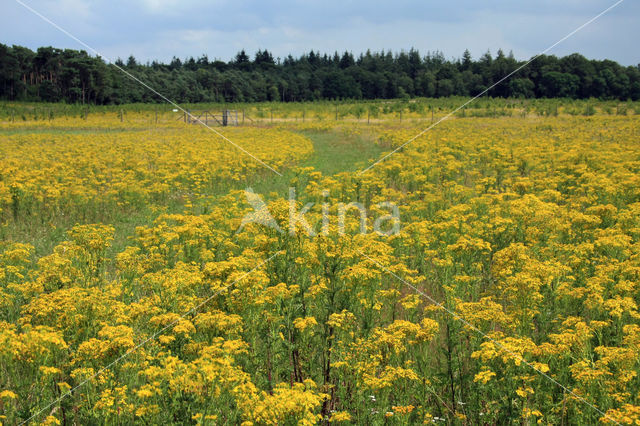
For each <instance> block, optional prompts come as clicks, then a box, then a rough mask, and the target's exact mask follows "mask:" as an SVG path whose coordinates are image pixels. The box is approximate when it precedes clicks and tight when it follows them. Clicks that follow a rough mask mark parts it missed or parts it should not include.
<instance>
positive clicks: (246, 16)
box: [0, 0, 640, 65]
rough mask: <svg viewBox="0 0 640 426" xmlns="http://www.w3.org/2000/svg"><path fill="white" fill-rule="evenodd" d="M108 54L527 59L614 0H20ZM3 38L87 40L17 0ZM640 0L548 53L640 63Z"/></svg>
mask: <svg viewBox="0 0 640 426" xmlns="http://www.w3.org/2000/svg"><path fill="white" fill-rule="evenodd" d="M20 1H21V2H24V3H25V4H27V5H29V6H30V7H32V8H33V9H35V10H37V11H38V12H40V13H41V14H42V15H44V16H46V17H47V18H49V19H50V20H51V21H53V22H55V23H57V24H58V25H60V27H62V28H64V29H65V30H67V31H68V32H69V33H71V34H73V35H74V36H76V37H77V38H79V39H80V40H82V41H84V42H85V43H87V44H88V45H90V46H91V47H93V48H94V49H95V50H97V51H98V52H100V53H101V54H102V55H103V56H104V57H105V58H107V59H115V58H117V57H121V58H123V59H124V58H126V57H128V56H129V55H131V54H133V55H134V56H135V57H136V58H138V59H139V60H142V61H143V62H144V61H147V60H153V59H159V60H162V61H168V60H170V59H171V58H172V57H173V56H174V55H175V56H178V57H180V58H185V57H188V56H194V57H198V56H200V55H202V54H207V55H208V56H209V58H210V59H214V58H218V59H222V60H225V61H227V60H229V59H231V58H232V57H233V56H234V55H235V53H236V52H238V51H239V50H240V49H246V50H247V51H248V52H250V53H251V54H252V53H253V52H255V51H256V50H257V49H268V50H269V51H271V52H272V53H273V55H274V57H284V56H286V55H287V54H288V53H292V54H294V55H297V54H300V53H302V52H308V51H309V50H311V49H313V50H315V51H318V50H319V51H322V52H329V53H331V52H334V51H336V50H337V51H340V52H342V51H345V50H348V51H352V52H353V53H355V54H357V53H360V52H362V51H364V50H366V49H367V48H370V49H371V50H374V51H379V50H382V49H385V50H387V49H392V50H394V51H399V50H400V49H405V50H408V49H409V48H411V47H414V48H416V49H418V50H420V52H421V53H423V54H426V52H427V51H434V50H439V51H442V52H443V53H444V54H445V56H446V57H447V58H452V57H456V58H457V57H460V56H461V54H462V52H463V51H464V49H465V48H468V49H469V50H470V51H471V53H472V55H473V56H474V58H477V57H478V56H480V55H482V54H483V53H484V52H486V51H487V49H489V50H490V51H491V52H492V53H493V54H495V52H496V51H497V50H498V48H502V49H503V50H504V51H505V52H509V51H510V50H512V51H513V53H514V55H515V56H516V57H517V58H518V59H525V58H529V57H531V56H533V55H535V54H536V53H538V52H540V51H541V50H544V49H546V48H547V47H549V46H550V45H551V44H553V43H555V42H556V41H558V40H559V39H561V38H562V37H564V36H565V35H567V34H568V33H570V32H571V31H572V30H574V29H575V28H577V27H579V26H580V25H582V24H583V23H585V22H586V21H588V20H589V19H591V18H592V17H594V16H595V15H597V14H598V13H600V12H601V11H603V10H604V9H606V8H607V7H609V6H610V5H612V4H614V3H615V0H560V1H558V0H485V1H478V0H451V1H430V0H414V1H408V0H393V1H385V2H378V1H371V0H368V1H365V0H323V1H321V2H318V1H311V0H309V1H293V0H279V1H270V2H269V1H244V2H243V1H239V0H236V1H224V0H20ZM2 3H3V5H2V12H3V13H2V15H1V16H0V43H4V44H9V45H11V44H18V45H23V46H27V47H30V48H34V49H35V48H37V47H39V46H49V45H52V46H55V47H65V48H75V49H81V48H82V46H81V45H79V44H78V43H77V42H76V41H74V40H72V39H70V38H69V37H68V36H66V35H65V34H63V33H62V32H60V31H59V30H57V29H55V28H53V27H52V26H51V25H50V24H48V23H46V22H45V21H43V20H42V19H41V18H39V17H37V16H35V15H34V14H33V13H32V12H30V11H28V10H27V9H25V8H24V7H23V6H22V5H20V4H19V3H18V2H17V0H2ZM639 22H640V2H639V1H638V0H625V1H623V2H622V3H621V4H620V5H618V6H617V7H616V8H615V9H613V10H612V11H610V12H609V13H607V14H606V15H604V16H603V17H601V18H600V19H598V20H597V21H595V22H594V23H592V24H590V25H589V26H587V27H586V28H584V29H583V30H581V31H580V32H579V33H577V34H576V35H574V36H572V37H571V38H570V39H568V40H567V41H565V42H563V43H562V44H561V45H559V46H557V47H556V48H554V49H553V50H552V51H550V52H549V53H550V54H556V55H565V54H569V53H573V52H579V53H582V54H583V55H585V56H587V57H589V58H597V59H604V58H608V59H613V60H616V61H618V62H620V63H622V64H624V65H637V64H639V63H640V49H638V47H637V45H638V40H639V39H640V25H639Z"/></svg>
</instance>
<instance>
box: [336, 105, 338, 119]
mask: <svg viewBox="0 0 640 426" xmlns="http://www.w3.org/2000/svg"><path fill="white" fill-rule="evenodd" d="M336 121H338V104H336Z"/></svg>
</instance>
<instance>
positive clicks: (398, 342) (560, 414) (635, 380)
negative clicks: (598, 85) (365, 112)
mask: <svg viewBox="0 0 640 426" xmlns="http://www.w3.org/2000/svg"><path fill="white" fill-rule="evenodd" d="M148 116H149V114H146V115H144V114H141V115H140V116H139V119H137V120H136V119H135V117H136V116H135V114H134V113H130V114H129V116H128V117H127V121H123V120H122V119H121V117H120V116H118V114H117V113H108V112H105V113H104V114H93V115H90V116H89V117H88V118H87V119H79V118H77V117H76V118H70V117H57V118H56V119H55V120H50V121H49V122H48V123H47V124H44V123H42V125H39V124H38V123H30V122H20V123H17V122H16V123H14V122H9V121H6V122H2V123H1V124H0V135H1V138H2V142H1V143H0V422H2V423H3V424H4V423H6V424H18V423H21V422H26V423H29V424H76V423H77V424H93V423H109V424H131V423H149V424H245V425H250V424H316V423H340V422H344V423H364V424H413V423H438V422H442V423H446V424H461V425H471V424H505V423H521V424H533V423H545V424H594V423H612V424H615V423H620V424H639V423H640V377H638V373H639V372H640V361H639V360H640V312H639V311H638V303H640V288H639V287H638V283H639V282H640V216H639V214H640V174H639V173H640V143H639V142H640V120H639V119H638V116H636V115H632V114H628V115H609V114H604V113H597V114H595V115H590V116H577V115H570V114H564V113H562V110H561V112H560V113H559V114H557V115H551V116H538V115H532V114H526V113H523V114H515V115H513V116H505V117H469V116H467V117H463V116H457V117H452V118H451V119H448V120H445V121H443V122H442V123H440V124H439V125H437V126H435V127H434V128H433V129H431V130H429V131H428V132H425V133H423V134H422V135H421V136H420V137H418V138H415V139H414V140H412V138H414V137H415V136H416V135H417V134H419V133H420V132H421V131H423V130H424V129H425V128H426V127H428V125H429V124H430V121H429V120H427V121H425V122H422V121H420V120H419V119H418V118H415V117H414V119H413V120H412V121H410V120H407V119H406V117H405V120H404V121H399V120H397V119H396V118H388V119H386V120H385V119H380V120H379V121H378V122H375V123H370V124H367V123H366V122H352V121H342V122H341V121H339V120H337V121H335V122H331V121H329V120H324V121H319V122H317V123H312V122H305V123H302V122H298V121H290V122H286V121H281V122H277V123H274V125H269V124H268V123H261V124H254V125H248V124H247V125H246V126H239V127H234V128H216V130H217V131H219V132H220V133H222V134H223V135H224V136H225V137H226V138H227V139H228V140H225V139H223V138H221V137H220V136H219V135H217V134H215V133H214V132H212V131H210V130H208V129H205V128H203V127H201V126H198V125H193V124H186V123H184V122H180V121H176V120H171V121H169V120H167V121H164V122H161V123H155V122H152V121H150V120H148V119H147V118H148ZM341 140H343V141H347V142H348V143H347V142H345V143H339V141H341ZM410 140H412V141H411V142H410V143H407V141H410ZM229 141H231V142H232V143H231V142H229ZM326 141H333V142H330V144H329V145H323V144H325V143H326ZM353 141H357V144H356V143H355V142H354V143H353V144H352V143H351V142H353ZM234 145H236V146H234ZM237 146H240V147H242V148H243V149H244V150H246V151H247V152H249V153H250V154H251V156H250V155H247V154H246V153H245V152H243V151H242V150H239V149H238V148H237ZM327 146H328V147H329V148H327ZM322 150H325V151H327V157H324V154H322V152H324V151H322ZM331 150H335V155H334V157H331V156H330V155H329V154H331ZM394 151H395V152H394ZM391 152H393V154H391V155H389V156H388V157H385V155H386V154H387V153H391ZM252 156H254V157H255V158H252ZM327 158H329V159H327ZM256 159H259V160H260V161H257V160H256ZM380 159H382V161H380V162H377V161H378V160H380ZM347 161H349V162H351V164H350V165H351V166H352V167H349V168H348V170H344V171H338V172H336V173H334V172H329V171H328V170H334V169H333V168H332V167H331V166H335V165H336V164H338V165H340V167H342V164H346V163H345V162H347ZM261 162H264V163H265V164H266V165H268V166H269V167H271V168H273V169H275V170H276V171H278V173H279V174H281V175H279V174H276V173H274V172H273V171H272V170H270V169H269V168H267V167H265V166H264V165H263V164H262V163H261ZM369 166H372V167H369ZM248 188H252V189H251V190H250V191H249V190H248ZM293 195H295V200H293V199H292V196H293ZM257 205H259V206H263V207H264V211H263V213H264V212H266V213H267V214H266V216H265V215H263V216H260V215H256V214H255V213H256V211H255V210H256V206H257ZM396 209H397V213H398V216H394V215H391V214H390V212H395V211H396ZM364 213H366V214H364ZM246 218H251V219H252V220H248V221H247V220H245V219H246ZM292 218H294V219H295V220H294V222H293V223H292V222H291V220H292ZM390 230H393V232H391V231H390Z"/></svg>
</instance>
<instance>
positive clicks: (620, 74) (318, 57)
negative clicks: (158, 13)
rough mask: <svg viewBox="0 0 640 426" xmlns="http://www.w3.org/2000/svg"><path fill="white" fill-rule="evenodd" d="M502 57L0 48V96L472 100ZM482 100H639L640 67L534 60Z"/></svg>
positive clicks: (509, 67) (508, 62)
mask: <svg viewBox="0 0 640 426" xmlns="http://www.w3.org/2000/svg"><path fill="white" fill-rule="evenodd" d="M523 64H524V62H523V61H518V60H516V59H515V58H514V57H513V55H512V54H509V55H505V54H504V53H503V52H502V51H501V50H500V51H498V52H497V54H496V55H495V56H493V55H491V54H490V53H489V52H487V53H486V54H484V55H483V56H481V57H480V58H478V59H477V60H474V59H472V57H471V55H470V54H469V51H465V52H464V54H463V55H462V57H461V58H459V59H455V60H447V59H445V57H444V55H443V54H442V53H440V52H435V53H432V52H429V53H428V54H427V55H425V56H423V55H421V54H420V53H419V52H418V51H417V50H415V49H411V50H409V51H408V52H405V51H402V52H400V53H392V52H390V51H386V52H385V51H383V52H379V53H377V52H374V53H372V52H370V51H367V52H366V53H363V54H360V55H359V56H354V55H353V54H352V53H350V52H344V53H343V54H341V55H340V54H338V53H335V54H333V55H327V54H320V53H318V52H314V51H311V52H309V53H307V54H303V55H301V56H300V57H297V58H294V57H293V56H291V55H289V56H288V57H286V58H285V59H284V60H280V58H278V59H274V57H273V55H272V54H271V53H270V52H269V51H267V50H259V51H258V52H256V53H255V55H254V57H253V58H251V57H250V56H249V55H248V54H247V53H246V52H245V51H244V50H243V51H241V52H239V53H238V54H237V55H236V57H235V58H234V59H233V60H231V61H229V62H224V61H220V60H209V58H208V57H207V56H202V57H200V58H197V59H194V58H193V57H191V58H188V59H186V60H185V61H181V60H180V59H178V58H175V57H174V59H173V60H172V61H171V62H170V63H168V64H165V63H161V62H157V61H154V62H151V63H146V64H141V63H139V62H138V61H137V60H136V59H135V58H134V57H133V56H130V57H129V58H128V60H127V61H126V62H124V61H122V60H120V59H119V60H117V61H116V63H115V65H112V64H107V63H105V62H104V61H103V60H102V59H101V58H97V57H93V56H90V55H89V54H87V53H86V52H85V51H77V50H71V49H57V48H53V47H41V48H39V49H38V50H37V51H36V52H34V51H32V50H30V49H28V48H25V47H21V46H12V47H9V46H6V45H3V44H0V98H2V99H8V100H20V101H46V102H59V101H65V102H69V103H91V104H122V103H134V102H158V101H160V98H159V97H158V96H157V95H155V94H153V93H152V92H151V91H149V90H147V89H145V88H144V87H142V86H141V85H140V84H139V83H137V82H135V81H133V80H132V79H130V78H129V77H127V76H126V75H125V74H124V73H123V72H121V70H119V69H118V68H122V69H124V70H126V71H127V72H129V73H131V74H132V75H135V76H136V77H137V78H139V79H140V80H142V81H144V82H145V83H147V84H148V85H149V86H151V87H153V88H154V89H156V90H157V91H158V92H160V93H162V94H163V95H165V96H167V97H168V98H170V99H172V100H175V101H176V102H261V101H284V102H291V101H313V100H321V99H391V98H409V97H417V96H420V97H445V96H452V95H458V96H475V95H477V94H480V93H482V92H483V91H485V90H486V89H487V88H488V87H491V86H492V85H493V84H494V83H496V82H498V81H500V79H501V78H503V77H505V76H507V75H508V74H509V73H511V72H513V71H514V70H516V69H517V68H518V67H520V66H521V65H523ZM487 95H488V96H492V97H524V98H556V97H563V98H574V99H578V98H580V99H584V98H600V99H620V100H628V99H631V100H638V99H640V66H628V67H624V66H621V65H619V64H618V63H616V62H614V61H610V60H602V61H599V60H589V59H587V58H585V57H584V56H582V55H579V54H572V55H569V56H565V57H562V58H558V57H555V56H547V55H545V56H540V57H538V58H537V59H535V60H534V61H533V62H532V63H530V64H529V65H527V66H526V67H524V68H523V69H522V70H520V71H518V72H517V73H516V74H515V75H513V76H512V77H511V78H509V79H507V80H506V81H504V82H503V83H500V84H498V85H497V86H496V87H493V88H491V89H490V90H489V91H488V93H487Z"/></svg>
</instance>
